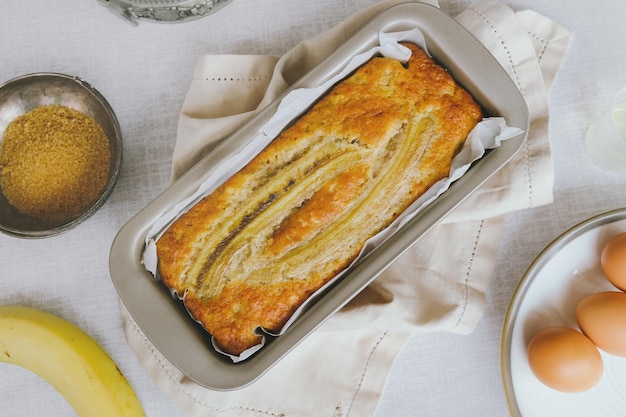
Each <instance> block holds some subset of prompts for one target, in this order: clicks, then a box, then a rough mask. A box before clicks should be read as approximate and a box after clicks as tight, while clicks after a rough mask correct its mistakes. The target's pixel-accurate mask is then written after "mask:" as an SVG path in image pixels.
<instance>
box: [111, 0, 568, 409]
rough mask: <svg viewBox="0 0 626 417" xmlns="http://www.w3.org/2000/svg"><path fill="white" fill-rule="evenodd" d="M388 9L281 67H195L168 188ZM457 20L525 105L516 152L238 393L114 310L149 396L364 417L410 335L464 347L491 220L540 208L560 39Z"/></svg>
mask: <svg viewBox="0 0 626 417" xmlns="http://www.w3.org/2000/svg"><path fill="white" fill-rule="evenodd" d="M399 2H400V1H397V0H395V1H385V2H382V3H379V4H376V5H374V6H372V7H370V8H367V9H365V10H362V11H361V12H359V13H357V14H355V15H353V16H351V17H350V18H349V19H347V20H346V21H344V22H343V23H341V24H340V25H338V26H336V27H334V28H333V29H331V30H329V31H327V32H325V33H322V34H320V35H319V36H317V37H315V38H313V39H311V40H308V41H305V42H302V43H301V44H299V45H298V46H297V47H295V48H294V49H293V50H291V51H289V52H288V53H287V54H285V55H284V56H283V57H281V58H275V57H268V56H222V55H220V56H205V57H201V58H200V59H199V60H198V64H197V67H196V69H195V74H194V78H193V80H192V82H191V86H190V88H189V92H188V95H187V97H186V99H185V102H184V105H183V109H182V114H181V116H180V121H179V131H178V138H177V143H176V148H175V152H174V157H173V169H172V178H173V179H175V178H177V177H178V176H180V175H181V174H182V173H183V172H185V171H186V170H187V169H188V168H189V167H191V166H192V165H193V164H194V163H195V162H196V161H197V160H198V159H199V158H201V157H202V155H204V154H205V153H206V152H208V151H209V150H210V149H211V148H212V147H213V146H214V145H215V144H216V143H217V142H218V141H219V140H220V139H222V138H223V137H225V136H227V135H228V134H229V133H231V132H232V131H234V130H235V129H236V128H237V127H238V126H240V125H241V124H242V123H244V122H245V121H246V120H248V119H249V118H250V117H252V116H254V114H255V112H256V110H258V109H260V108H262V107H263V106H264V105H266V104H268V103H269V102H271V101H272V100H273V98H275V97H276V96H277V95H278V94H280V93H281V92H282V91H284V89H285V88H287V87H288V86H289V85H290V84H291V83H292V82H294V81H295V80H297V79H298V77H299V76H301V75H302V74H304V73H305V72H306V71H307V70H309V69H310V68H312V67H314V66H315V65H316V64H317V63H319V62H320V61H321V60H322V59H323V58H324V57H325V56H326V55H328V54H329V53H331V52H332V51H333V50H334V49H335V48H336V46H337V45H340V44H341V43H342V42H343V41H344V40H345V39H347V38H348V37H349V36H350V35H351V34H352V33H353V32H354V31H355V30H356V29H358V28H359V27H360V26H361V24H362V23H363V22H366V21H367V20H369V19H370V18H371V17H373V16H374V15H375V14H377V13H378V12H380V11H382V10H384V9H385V8H387V7H389V6H390V5H391V4H395V3H399ZM435 5H436V3H435ZM457 20H458V21H459V22H460V23H461V24H462V25H464V26H465V27H466V28H468V30H470V31H471V32H472V33H473V34H474V35H475V36H476V37H477V38H478V39H479V40H480V41H481V42H482V43H483V44H484V45H485V46H487V48H488V49H489V50H490V51H491V52H492V53H493V54H494V56H495V57H496V58H497V59H498V60H499V61H500V63H501V64H502V66H503V67H504V68H505V69H506V70H507V72H508V73H509V74H510V76H511V78H512V79H513V80H514V82H515V83H516V85H517V86H518V87H519V89H520V91H521V92H522V94H523V95H524V97H525V98H526V100H527V103H528V106H529V110H530V116H531V125H530V131H529V137H528V141H527V143H526V144H525V146H524V148H523V149H522V151H521V152H520V153H519V154H518V155H517V156H516V157H515V159H514V160H513V161H511V162H510V163H509V164H508V165H507V166H506V167H505V168H503V170H502V171H501V172H500V173H499V174H497V175H496V176H495V177H494V178H492V179H491V180H489V181H488V182H487V183H486V184H484V185H483V186H482V187H481V189H480V190H478V192H477V193H476V194H475V195H474V196H472V197H471V198H470V199H468V200H466V202H464V203H463V204H462V205H461V206H460V207H459V208H458V209H457V210H455V212H454V213H452V214H451V215H450V216H449V217H448V218H447V219H446V221H445V222H444V223H443V224H441V225H439V226H437V227H436V228H435V229H434V230H433V231H431V232H430V233H428V235H427V236H425V237H424V238H423V239H422V240H420V242H418V243H417V244H416V245H415V246H414V247H413V248H411V249H410V250H409V251H408V252H407V253H406V254H404V255H403V256H402V257H401V258H400V259H398V260H397V261H396V262H394V263H393V264H392V265H391V266H390V267H389V268H388V269H387V270H386V271H385V272H384V273H383V274H382V275H381V276H380V277H379V278H378V279H377V280H376V281H375V282H374V283H372V284H371V285H370V286H369V287H368V288H367V289H366V290H364V291H363V292H362V293H361V294H359V295H358V296H357V297H356V298H355V299H354V300H353V301H352V302H350V303H349V305H348V306H347V307H345V308H344V309H343V310H341V311H340V312H338V313H337V314H335V315H334V316H333V317H331V318H330V319H329V320H328V321H327V322H326V323H325V324H323V325H322V327H321V328H320V329H319V330H317V331H316V332H315V333H314V334H313V335H311V336H310V337H308V338H307V339H306V340H305V341H304V342H303V343H302V344H300V345H299V346H298V347H297V348H296V349H294V351H292V352H291V353H290V354H289V355H287V357H286V358H284V359H283V360H282V361H280V362H279V363H278V364H277V365H276V366H274V367H273V368H272V369H270V370H269V371H268V373H266V374H265V375H263V376H262V377H261V378H260V379H259V380H258V381H257V382H255V383H253V384H251V385H250V386H248V387H245V388H242V389H240V390H236V391H231V392H216V391H211V390H207V389H205V388H203V387H201V386H199V385H197V384H196V383H194V382H193V381H191V380H190V379H189V378H187V377H186V376H184V375H183V374H182V373H181V372H180V371H178V370H177V369H176V368H175V367H174V366H173V365H172V364H171V363H169V362H168V361H167V359H166V358H165V357H164V356H163V355H162V354H161V353H160V352H159V351H158V350H157V349H156V348H155V347H154V346H153V345H152V344H151V343H150V342H149V340H147V338H146V337H145V335H144V334H143V333H142V332H141V330H140V329H139V327H138V326H137V324H136V323H135V322H134V321H133V320H132V318H130V316H129V314H128V312H127V311H126V310H125V308H124V307H123V306H122V315H123V317H124V325H125V331H126V336H127V339H128V342H129V345H130V346H131V348H132V349H133V351H134V352H135V353H136V355H137V357H138V358H139V360H140V361H141V363H142V365H143V366H144V367H145V368H146V370H147V371H148V372H149V373H150V375H151V376H152V377H153V379H154V380H155V382H156V384H157V385H158V386H159V387H160V388H161V389H162V390H163V391H164V392H166V393H167V394H168V395H170V396H171V397H172V398H173V399H174V400H175V401H176V402H177V403H178V404H180V406H181V407H182V408H183V409H184V410H186V412H188V413H189V415H191V416H219V417H230V416H258V415H268V416H296V415H297V416H335V417H339V416H359V417H363V416H371V415H373V414H374V412H375V410H376V406H377V404H378V400H379V398H380V396H381V394H382V391H383V389H384V384H385V381H386V378H387V375H388V372H389V369H390V368H391V366H392V364H393V361H394V359H395V357H396V356H397V354H398V353H399V352H400V351H401V350H402V348H403V347H404V345H405V343H406V341H407V339H408V337H409V335H410V332H413V331H449V332H455V333H460V334H464V333H469V332H471V331H472V330H473V329H474V328H475V326H476V325H477V323H478V321H479V319H480V317H481V315H482V312H483V307H484V296H485V289H486V287H487V285H488V282H489V280H490V277H491V274H492V271H493V267H494V262H495V259H496V254H497V249H498V243H499V239H500V234H501V230H502V225H503V218H504V214H505V213H507V212H510V211H513V210H518V209H523V208H528V207H534V206H538V205H542V204H547V203H550V202H551V201H552V181H553V170H552V163H551V157H550V143H549V136H548V114H549V112H548V99H547V96H548V92H549V89H550V86H551V84H552V81H553V79H554V77H555V75H556V73H557V71H558V68H559V65H560V63H561V61H562V59H563V58H564V56H565V53H566V51H567V47H568V44H569V40H570V36H571V35H570V33H569V32H568V31H567V30H565V29H564V28H562V27H560V26H559V25H558V24H556V23H555V22H553V21H551V20H549V19H547V18H545V17H543V16H541V15H539V14H537V13H535V12H532V11H521V12H517V13H515V12H513V11H512V10H511V9H509V8H508V7H507V6H505V5H504V4H502V3H501V2H499V1H497V0H479V1H477V2H475V3H474V4H472V5H471V6H470V7H469V8H468V9H467V10H466V11H464V12H463V13H461V14H460V15H459V16H457ZM450 242H454V244H453V249H451V245H450Z"/></svg>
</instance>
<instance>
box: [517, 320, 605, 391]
mask: <svg viewBox="0 0 626 417" xmlns="http://www.w3.org/2000/svg"><path fill="white" fill-rule="evenodd" d="M528 363H529V365H530V369H531V370H532V371H533V373H534V374H535V376H536V377H537V379H539V381H541V382H542V383H543V384H545V385H547V386H548V387H550V388H553V389H555V390H558V391H562V392H581V391H586V390H588V389H590V388H592V387H593V386H595V385H596V384H597V383H598V381H599V380H600V378H601V377H602V373H603V372H604V364H603V362H602V356H600V352H599V351H598V348H597V347H596V346H595V345H594V344H593V343H592V342H591V340H589V339H588V338H587V337H586V336H585V335H583V334H582V333H580V332H578V331H576V330H574V329H570V328H569V327H563V326H553V327H547V328H545V329H543V330H541V331H540V332H539V333H537V334H536V335H535V336H534V337H533V338H532V340H531V341H530V343H529V344H528Z"/></svg>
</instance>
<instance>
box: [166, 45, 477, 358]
mask: <svg viewBox="0 0 626 417" xmlns="http://www.w3.org/2000/svg"><path fill="white" fill-rule="evenodd" d="M405 46H407V47H409V48H410V49H411V51H412V55H411V58H410V60H409V62H408V63H407V64H405V65H403V64H402V63H400V62H398V61H396V60H394V59H389V58H382V57H375V58H372V59H371V60H370V61H368V62H367V63H366V64H364V65H363V66H362V67H361V68H359V69H358V70H357V71H356V72H354V73H353V74H352V75H351V76H350V77H348V78H346V79H345V80H343V81H342V82H340V83H339V84H337V85H336V86H335V87H334V88H333V89H331V90H330V91H329V92H328V93H327V94H326V95H325V96H323V97H322V98H321V99H320V100H318V101H317V102H316V103H315V104H314V105H313V106H312V107H311V109H310V110H308V111H307V112H306V113H305V114H304V115H302V116H301V117H299V118H298V119H297V120H296V121H295V122H294V123H292V124H291V125H290V126H288V127H287V128H286V129H285V130H284V131H283V132H282V133H281V134H280V135H279V136H278V137H277V138H276V139H274V140H273V141H272V142H271V143H270V144H269V145H268V146H267V147H266V148H265V149H264V150H263V151H262V152H261V153H260V154H258V155H257V156H256V157H255V158H254V159H253V160H252V161H251V162H249V163H248V164H247V165H246V166H245V167H244V168H242V169H241V170H240V171H239V172H237V173H236V174H235V175H233V176H232V177H231V178H230V179H228V180H227V181H226V182H225V183H223V184H222V185H221V186H219V187H218V188H217V189H216V190H215V191H214V192H212V193H211V194H210V195H208V196H206V197H205V198H203V199H202V200H201V201H200V202H198V203H197V204H196V205H195V206H193V207H192V208H191V209H189V211H187V212H186V213H185V214H183V215H182V216H181V217H180V218H178V220H176V221H175V222H174V223H172V224H171V226H169V228H168V229H167V230H166V231H165V233H164V234H163V235H162V237H161V238H160V239H159V240H158V242H157V257H158V267H159V275H160V278H161V280H162V281H163V283H164V284H165V285H166V286H167V287H169V288H170V289H172V290H174V291H175V292H176V293H178V294H179V296H182V297H183V302H184V304H185V306H186V308H187V309H188V311H189V312H190V314H191V315H192V316H193V317H194V318H195V319H196V320H197V321H199V322H200V323H202V325H203V326H204V328H205V329H206V330H207V331H208V332H209V333H210V334H211V335H212V336H213V337H214V339H215V340H216V342H217V343H218V345H219V346H220V347H221V348H222V349H223V350H224V351H225V352H227V353H230V354H233V355H238V354H240V353H241V352H242V351H244V350H246V349H247V348H249V347H252V346H254V345H256V344H258V343H259V341H260V336H259V335H258V334H257V333H255V329H256V328H258V327H263V328H266V329H268V330H271V331H277V330H280V329H281V327H282V326H283V325H284V323H285V322H286V321H287V320H288V319H289V318H290V317H291V315H292V314H293V312H294V310H296V309H297V308H298V306H300V305H301V304H302V303H303V302H304V301H305V300H306V299H307V298H308V297H309V296H310V295H311V294H313V293H314V292H315V291H316V290H317V289H319V288H320V287H321V286H322V285H324V284H325V283H326V282H328V281H329V280H330V279H332V278H333V277H334V276H335V275H336V274H338V273H339V272H340V271H342V270H343V269H345V268H346V267H347V266H348V265H349V264H350V262H351V261H353V260H354V259H355V257H356V256H357V255H358V254H359V252H360V250H361V248H362V247H363V245H364V243H365V242H366V240H368V239H369V238H370V237H372V236H373V235H375V234H376V233H378V232H379V231H380V230H382V229H384V228H385V227H387V226H388V225H389V224H390V223H391V222H392V221H393V220H394V219H395V218H396V217H397V216H398V215H399V214H400V213H401V212H402V211H403V210H405V208H406V207H407V206H409V205H410V204H411V203H412V202H414V201H415V200H416V199H417V198H418V197H419V196H420V195H422V194H423V193H424V192H425V191H426V190H427V189H428V188H429V187H430V186H431V185H432V184H434V183H435V182H436V181H438V180H440V179H441V178H444V177H446V176H447V175H448V173H449V170H450V164H451V161H452V158H453V156H454V155H455V152H456V151H457V149H458V148H459V146H460V145H461V144H462V143H463V142H464V140H465V138H466V136H467V135H468V133H469V131H470V130H471V129H472V128H473V127H474V126H475V125H476V124H477V123H478V122H479V121H480V120H481V118H482V114H481V109H480V107H479V106H478V105H477V103H475V101H474V100H473V99H472V97H471V96H470V95H469V94H468V93H467V92H466V91H465V90H464V89H463V88H462V87H460V86H459V85H457V84H456V83H455V81H454V80H453V79H452V77H451V76H450V75H449V74H448V73H447V72H446V70H445V69H443V68H442V67H441V66H439V65H437V64H436V63H435V62H434V61H433V60H432V59H431V58H430V57H429V56H428V55H426V54H425V53H424V52H423V51H422V50H421V49H419V48H418V47H416V46H415V45H413V44H405Z"/></svg>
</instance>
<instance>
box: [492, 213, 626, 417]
mask: <svg viewBox="0 0 626 417" xmlns="http://www.w3.org/2000/svg"><path fill="white" fill-rule="evenodd" d="M624 232H626V209H621V210H615V211H611V212H608V213H603V214H600V215H598V216H595V217H593V218H591V219H589V220H587V221H584V222H582V223H580V224H578V225H576V226H574V227H573V228H571V229H570V230H568V231H567V232H565V233H564V234H562V235H561V236H560V237H559V238H557V239H556V240H555V241H554V242H552V243H551V244H550V245H549V246H548V247H546V248H545V249H544V250H543V251H542V252H541V254H540V255H539V256H538V257H537V259H536V260H535V261H534V262H533V264H532V265H531V266H530V267H529V269H528V271H527V272H526V274H525V275H524V277H522V279H521V281H520V283H519V285H518V287H517V289H516V291H515V293H514V295H513V298H512V300H511V304H510V306H509V310H508V312H507V315H506V317H505V322H504V327H503V333H502V352H501V362H502V376H503V383H504V391H505V394H506V397H507V401H508V404H509V409H510V412H511V415H512V416H514V417H540V416H541V417H545V416H551V417H560V416H567V417H576V416H585V417H587V416H594V417H606V416H623V415H626V414H625V413H626V412H625V411H624V410H626V391H624V386H626V357H621V356H616V355H613V354H609V353H607V352H605V351H603V350H602V349H599V352H600V355H601V357H602V361H603V371H602V376H601V377H600V379H599V380H598V382H597V383H596V384H595V385H594V386H593V387H592V388H590V389H587V390H585V391H582V392H576V393H568V392H561V391H559V390H557V389H553V388H550V387H548V386H546V385H544V384H543V383H542V382H540V381H539V379H538V378H537V377H536V376H535V374H534V373H533V371H532V370H531V368H530V365H529V360H528V355H527V348H528V344H529V342H530V341H531V339H532V338H533V337H534V336H535V335H536V334H537V333H539V332H540V331H541V330H543V329H545V328H547V327H550V326H565V327H568V328H571V329H574V330H577V331H580V328H579V326H578V323H577V321H576V307H577V306H578V304H579V303H580V301H581V300H582V299H583V298H585V297H587V296H588V295H590V294H594V293H598V292H602V291H613V292H615V291H620V290H619V289H617V288H616V287H615V286H614V285H613V284H612V283H611V282H610V281H609V280H608V279H607V277H606V275H605V274H604V273H603V272H602V269H601V261H600V258H601V253H602V250H603V248H604V247H605V246H606V244H607V243H608V242H609V240H611V239H612V238H613V237H615V236H616V235H618V234H621V233H624ZM625 250H626V249H625ZM620 259H622V257H620ZM620 263H621V262H620ZM623 275H624V279H626V271H624V274H623ZM614 318H615V320H626V316H624V315H621V317H614ZM600 332H602V330H600Z"/></svg>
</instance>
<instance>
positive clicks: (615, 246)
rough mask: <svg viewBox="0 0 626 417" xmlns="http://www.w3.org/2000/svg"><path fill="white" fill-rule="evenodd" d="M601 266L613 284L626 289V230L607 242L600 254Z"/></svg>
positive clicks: (623, 289)
mask: <svg viewBox="0 0 626 417" xmlns="http://www.w3.org/2000/svg"><path fill="white" fill-rule="evenodd" d="M600 266H601V268H602V272H604V275H605V276H606V277H607V279H608V280H609V281H611V284H613V285H615V286H616V287H617V288H619V289H620V290H622V291H626V232H625V233H620V234H619V235H617V236H614V237H613V238H612V239H611V240H609V241H608V242H607V244H606V245H605V246H604V248H603V249H602V254H601V255H600Z"/></svg>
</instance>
